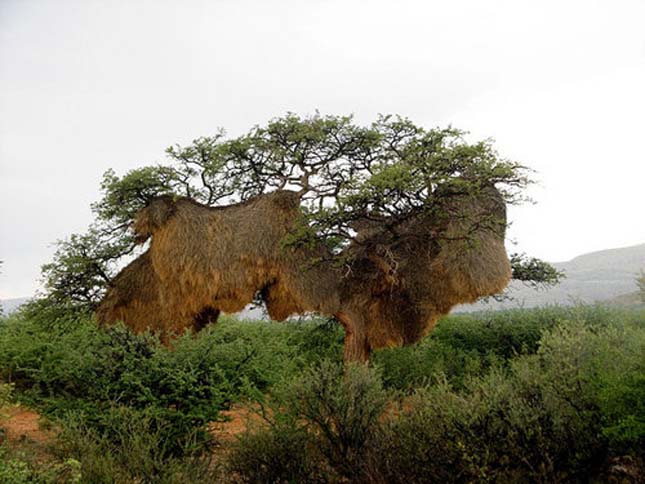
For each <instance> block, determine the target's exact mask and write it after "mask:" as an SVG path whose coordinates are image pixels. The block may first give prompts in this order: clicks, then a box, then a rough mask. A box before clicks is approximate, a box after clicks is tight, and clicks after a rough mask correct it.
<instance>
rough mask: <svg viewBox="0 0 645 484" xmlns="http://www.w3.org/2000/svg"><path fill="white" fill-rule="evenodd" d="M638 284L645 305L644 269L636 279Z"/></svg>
mask: <svg viewBox="0 0 645 484" xmlns="http://www.w3.org/2000/svg"><path fill="white" fill-rule="evenodd" d="M636 284H637V285H638V292H639V295H640V298H641V301H642V302H644V303H645V271H644V270H643V269H641V271H640V274H639V276H638V277H637V278H636Z"/></svg>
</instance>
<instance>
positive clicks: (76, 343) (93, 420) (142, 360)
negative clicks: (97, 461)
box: [0, 318, 231, 454]
mask: <svg viewBox="0 0 645 484" xmlns="http://www.w3.org/2000/svg"><path fill="white" fill-rule="evenodd" d="M0 355H1V356H0V360H1V361H3V365H2V368H0V378H2V379H4V380H6V381H12V382H14V383H15V385H16V387H17V388H19V389H20V390H21V391H22V392H23V399H25V400H27V401H29V402H30V403H32V404H34V405H36V406H38V407H40V408H41V409H42V411H44V412H45V413H47V414H49V415H50V416H52V417H54V418H57V419H61V418H66V415H67V414H69V413H73V414H76V415H77V416H78V418H80V419H82V420H83V421H84V422H86V423H87V425H90V426H91V427H92V428H94V429H96V430H97V431H98V432H100V433H102V434H103V435H106V437H108V438H110V439H111V440H113V441H114V442H117V443H118V439H119V434H115V433H112V419H113V417H112V409H113V408H114V407H116V408H117V410H115V411H118V410H119V409H122V408H128V409H130V410H132V411H134V412H137V414H138V416H139V418H141V419H144V418H145V419H146V421H147V422H150V425H151V426H152V427H153V428H154V429H157V430H158V431H160V432H163V433H164V435H165V440H166V441H167V442H168V446H167V447H166V448H165V449H164V451H166V452H167V453H168V454H174V453H177V452H182V451H183V449H184V448H185V446H186V442H187V441H188V440H190V439H194V438H195V433H196V432H197V437H199V438H200V439H201V442H202V443H206V442H208V440H209V436H208V434H207V432H206V429H205V425H206V424H207V423H208V422H209V421H212V420H215V419H216V418H217V416H218V413H219V410H220V409H221V408H223V407H224V406H225V405H227V404H228V402H229V401H230V400H231V396H230V395H229V391H230V385H229V382H228V380H227V379H226V377H225V375H224V373H223V370H222V369H221V368H219V367H218V366H217V364H210V365H208V366H207V365H206V364H204V363H203V361H207V360H206V359H205V358H204V357H203V356H205V355H202V354H200V353H198V352H196V353H194V354H192V355H190V356H191V357H192V358H191V357H184V355H183V354H182V353H178V352H172V351H169V350H167V349H165V348H163V347H161V346H160V345H159V344H158V342H157V341H156V340H154V339H152V338H151V337H149V336H145V335H144V336H135V335H133V334H131V333H129V332H128V331H127V330H125V329H124V328H122V327H116V328H114V329H110V330H108V331H101V330H98V329H97V328H96V326H95V325H94V324H92V323H90V322H87V321H85V322H84V323H83V322H78V323H77V324H75V325H73V326H72V329H63V330H58V331H56V330H52V329H51V328H50V329H44V328H42V327H40V326H38V325H37V324H34V323H30V322H28V321H24V320H20V319H17V318H14V319H10V320H8V321H6V322H5V324H4V325H3V326H2V327H1V328H0ZM208 363H212V362H211V361H208Z"/></svg>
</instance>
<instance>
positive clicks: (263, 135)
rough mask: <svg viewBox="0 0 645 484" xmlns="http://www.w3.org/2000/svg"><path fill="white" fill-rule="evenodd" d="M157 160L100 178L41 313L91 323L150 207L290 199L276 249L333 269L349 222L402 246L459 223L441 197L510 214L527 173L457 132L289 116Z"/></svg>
mask: <svg viewBox="0 0 645 484" xmlns="http://www.w3.org/2000/svg"><path fill="white" fill-rule="evenodd" d="M166 153H167V155H168V162H166V163H165V164H158V165H154V166H146V167H143V168H137V169H134V170H131V171H129V172H128V173H126V174H125V175H123V176H121V177H119V176H117V175H116V174H115V173H114V172H113V171H112V170H109V171H107V172H106V173H105V174H104V176H103V181H102V183H101V191H102V198H101V199H100V200H99V201H98V202H96V203H95V204H93V206H92V210H93V212H94V214H95V216H96V219H95V222H94V223H93V224H92V225H91V227H90V229H89V230H88V231H87V233H85V234H75V235H72V236H71V237H70V238H69V239H67V240H64V241H60V242H59V243H58V250H57V251H56V254H55V255H54V260H53V261H52V262H51V263H49V264H46V265H45V266H44V267H43V278H44V285H45V296H46V299H47V304H50V305H51V304H53V305H58V306H61V307H65V308H71V309H74V310H77V311H82V312H86V311H92V310H93V309H94V308H95V307H96V305H97V303H98V302H99V301H100V299H101V297H102V295H103V294H104V291H105V288H106V287H107V285H108V284H109V281H110V280H111V278H112V277H113V276H114V275H115V273H116V271H117V270H118V268H119V267H120V266H121V265H122V264H123V258H124V256H127V255H128V254H131V253H133V251H134V250H135V243H134V240H133V237H132V235H131V234H130V232H129V231H128V228H129V225H130V223H131V222H132V220H133V217H134V215H135V213H136V212H137V211H138V210H140V209H141V208H143V207H144V206H145V205H146V204H147V203H148V202H149V201H150V200H151V199H152V198H154V197H156V196H159V195H164V194H165V195H173V196H185V197H190V198H192V199H194V200H196V201H198V202H201V203H203V204H205V205H208V206H218V205H226V204H230V203H235V202H239V201H244V200H248V199H250V198H253V197H255V196H257V195H260V194H263V193H269V192H271V191H274V190H278V189H289V190H294V191H297V192H299V193H300V195H301V209H302V214H303V216H302V221H301V223H300V226H299V228H298V229H297V230H296V231H294V233H293V234H292V235H291V236H290V238H289V240H288V241H286V242H287V243H289V244H293V245H307V244H311V243H320V242H322V243H324V244H325V245H326V246H327V247H328V248H329V254H331V257H340V254H341V253H342V251H343V249H344V248H346V247H348V246H349V244H351V243H352V242H356V233H357V232H356V229H355V224H356V223H357V222H361V221H363V222H364V221H366V220H367V221H369V222H371V223H374V222H376V223H378V224H379V225H380V226H382V227H384V229H385V231H386V233H391V234H393V235H392V237H391V240H390V241H389V242H390V243H392V244H394V243H397V242H401V241H400V240H399V239H398V238H397V237H399V235H397V234H400V233H401V232H400V231H397V228H399V227H401V226H403V225H404V224H405V223H406V222H408V221H409V220H411V219H412V218H413V217H416V216H418V215H419V214H428V215H431V216H432V217H436V218H437V219H442V218H444V219H445V218H446V217H450V216H459V217H464V214H463V213H462V214H451V213H446V208H445V207H446V206H449V204H446V203H445V202H446V197H450V196H464V195H469V196H470V195H472V196H477V195H478V194H481V193H482V191H483V190H486V189H487V187H490V186H495V187H496V188H497V189H498V190H499V192H500V193H501V196H502V198H503V201H504V202H505V203H506V204H517V203H521V202H522V201H524V200H525V197H524V196H523V189H524V188H525V187H526V186H527V185H528V184H529V183H531V182H530V179H529V177H528V170H527V169H526V168H525V167H523V166H521V165H520V164H518V163H515V162H512V161H509V160H506V159H503V158H501V157H500V156H499V155H498V153H497V152H496V151H495V150H494V148H493V146H492V143H491V142H490V141H489V140H485V141H480V142H476V143H469V142H467V141H466V140H465V138H464V133H463V132H461V131H458V130H456V129H453V128H448V129H430V130H426V129H424V128H421V127H419V126H416V125H414V124H413V123H412V122H411V121H409V120H407V119H404V118H400V117H395V116H380V117H379V118H378V119H377V120H376V121H375V122H374V123H372V124H371V125H369V126H359V125H357V124H355V123H354V122H353V120H352V118H351V117H341V116H321V115H319V114H316V115H314V116H312V117H308V118H301V117H299V116H296V115H293V114H289V115H287V116H285V117H282V118H278V119H275V120H273V121H271V122H269V123H268V125H267V126H265V127H257V126H256V127H255V128H253V129H252V130H251V131H250V132H249V133H247V134H245V135H243V136H240V137H237V138H233V139H226V138H225V135H224V133H223V132H222V131H220V132H218V133H217V134H216V135H215V136H212V137H204V138H198V139H196V140H195V141H193V143H192V144H190V145H189V146H186V147H181V146H173V147H171V148H169V149H168V150H167V151H166ZM465 216H466V217H467V215H465ZM492 218H493V217H492V215H491V220H487V219H486V216H484V217H482V216H481V214H479V218H478V220H473V221H471V222H472V223H471V225H472V226H473V227H481V225H482V224H487V223H489V224H491V225H493V221H492ZM386 243H387V241H386ZM340 262H342V263H343V264H351V260H350V261H347V260H343V261H340ZM511 263H512V266H513V275H514V278H516V279H519V280H522V281H525V282H527V283H531V284H538V285H539V284H554V283H556V282H557V281H558V280H559V278H560V277H561V274H560V273H559V272H557V271H556V270H555V269H554V268H553V267H552V266H550V265H548V264H547V263H545V262H543V261H540V260H537V259H534V258H529V257H526V256H524V255H519V254H513V255H512V256H511Z"/></svg>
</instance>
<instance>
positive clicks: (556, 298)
mask: <svg viewBox="0 0 645 484" xmlns="http://www.w3.org/2000/svg"><path fill="white" fill-rule="evenodd" d="M553 265H554V266H555V267H557V268H558V269H559V270H561V271H564V272H565V274H566V278H565V279H564V280H563V281H562V283H560V284H559V285H558V286H556V287H554V288H551V289H548V290H539V291H536V290H534V289H530V288H528V287H526V286H524V285H523V284H521V283H513V284H511V287H510V288H509V290H508V294H509V295H510V296H511V297H512V298H513V299H512V300H511V301H504V302H502V303H498V302H494V301H489V302H486V303H478V304H473V305H465V306H461V307H459V308H457V311H472V310H481V309H501V308H509V307H518V306H519V307H534V306H541V305H544V304H572V303H576V302H585V303H590V302H597V301H608V300H612V301H622V300H623V299H625V298H624V296H625V295H627V294H632V295H633V293H634V292H635V291H636V290H637V286H636V280H635V279H636V275H637V274H638V273H639V271H640V270H641V269H643V270H645V244H640V245H635V246H632V247H623V248H620V249H608V250H602V251H599V252H592V253H589V254H583V255H580V256H578V257H576V258H574V259H571V260H570V261H568V262H558V263H555V264H553ZM631 299H633V298H631ZM631 299H630V300H631ZM625 300H626V299H625Z"/></svg>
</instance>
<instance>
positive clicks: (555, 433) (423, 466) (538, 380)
mask: <svg viewBox="0 0 645 484" xmlns="http://www.w3.org/2000/svg"><path fill="white" fill-rule="evenodd" d="M644 343H645V331H643V329H639V328H625V327H623V328H620V327H611V326H610V327H606V328H601V329H597V328H590V327H589V326H586V325H584V324H582V323H579V322H578V323H575V322H572V323H563V324H562V325H561V326H559V327H556V328H555V329H553V330H552V331H550V332H547V333H546V334H545V335H544V336H543V338H542V340H541V343H540V347H539V349H538V351H537V353H535V354H532V355H522V356H518V357H516V358H514V359H512V360H511V361H510V363H509V365H508V366H507V367H496V368H493V369H492V370H491V371H489V372H488V373H487V374H486V375H484V376H482V377H478V378H473V379H471V380H470V382H469V383H468V384H467V386H466V389H465V390H463V391H457V390H454V389H453V388H451V387H450V385H449V384H448V383H447V382H443V383H440V384H437V385H434V386H430V387H427V388H426V389H421V390H419V391H418V392H417V393H416V395H415V396H414V398H413V399H412V400H411V401H410V402H409V404H410V405H411V407H412V409H411V410H410V411H408V412H404V413H403V414H402V416H401V417H399V418H396V419H393V420H391V421H390V422H389V423H388V425H387V426H386V430H385V432H384V434H383V435H384V437H383V438H382V439H381V440H379V441H377V447H376V449H375V450H374V456H375V457H374V459H373V462H374V463H375V467H376V468H377V473H378V475H380V476H382V477H384V479H385V480H388V479H401V480H404V481H411V482H461V481H473V480H474V481H480V480H492V481H496V482H526V481H536V482H554V481H562V480H564V481H571V480H586V479H589V478H590V477H591V476H592V475H593V474H594V472H597V471H598V468H599V467H600V465H601V464H603V463H604V462H605V458H606V456H607V454H608V453H613V454H614V455H616V452H618V454H617V455H621V454H622V453H624V452H628V453H633V454H634V455H635V456H638V455H639V453H640V452H642V448H643V442H644V440H643V439H644V438H645V432H643V422H645V412H644V411H643V404H642V402H643V398H642V397H643V391H644V390H643V387H642V386H637V385H635V383H637V382H638V381H642V378H643V375H645V365H644V364H643V363H644V361H643V355H644V353H643V345H644ZM637 398H640V401H639V403H636V399H637ZM616 425H618V427H616ZM613 432H615V433H613ZM378 456H386V457H385V458H378Z"/></svg>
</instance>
